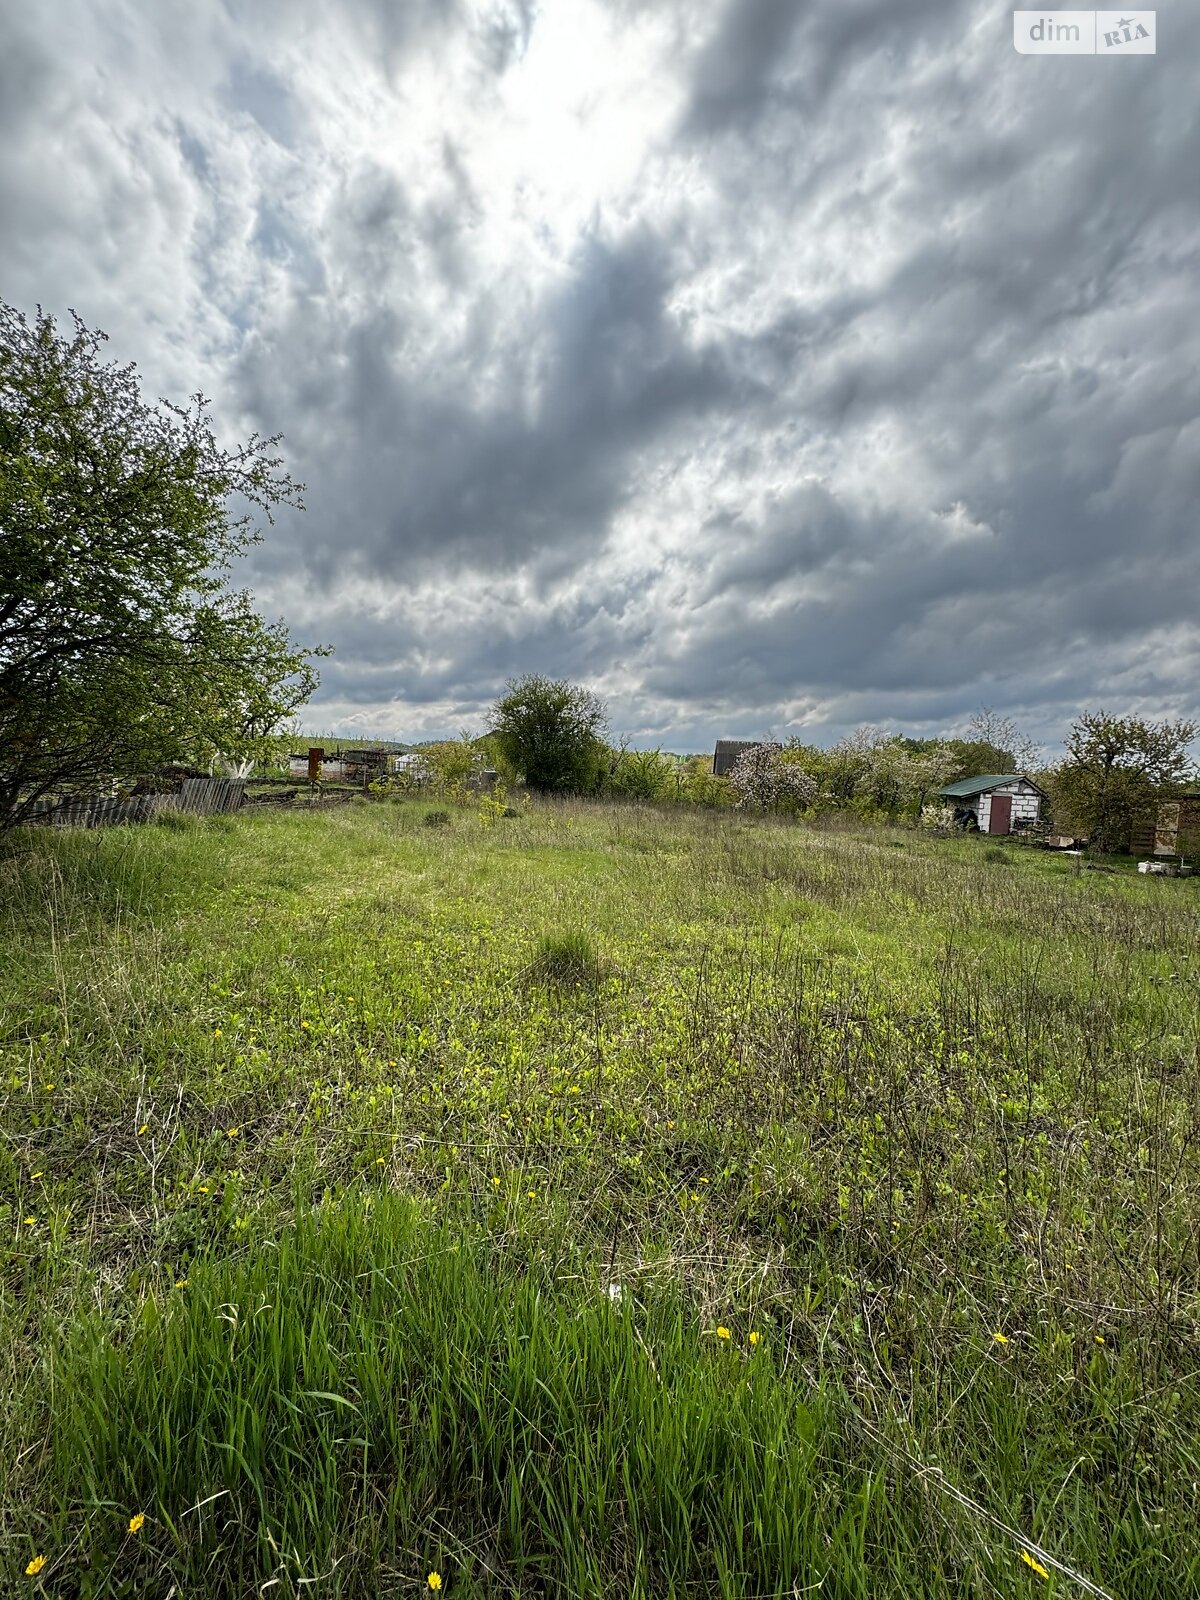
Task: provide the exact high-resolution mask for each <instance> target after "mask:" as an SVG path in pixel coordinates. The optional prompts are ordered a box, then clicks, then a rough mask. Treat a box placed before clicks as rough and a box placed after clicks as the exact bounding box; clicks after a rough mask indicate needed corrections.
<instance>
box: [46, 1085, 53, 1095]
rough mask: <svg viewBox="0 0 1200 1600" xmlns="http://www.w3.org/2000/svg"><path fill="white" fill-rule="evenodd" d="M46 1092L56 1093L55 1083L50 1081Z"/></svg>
mask: <svg viewBox="0 0 1200 1600" xmlns="http://www.w3.org/2000/svg"><path fill="white" fill-rule="evenodd" d="M46 1093H47V1094H53V1093H54V1085H53V1084H52V1083H48V1084H47V1085H46Z"/></svg>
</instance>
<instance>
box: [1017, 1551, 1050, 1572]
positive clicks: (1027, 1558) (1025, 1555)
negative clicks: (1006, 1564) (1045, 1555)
mask: <svg viewBox="0 0 1200 1600" xmlns="http://www.w3.org/2000/svg"><path fill="white" fill-rule="evenodd" d="M1021 1560H1022V1561H1023V1562H1024V1563H1025V1565H1026V1566H1027V1567H1032V1568H1033V1570H1034V1571H1035V1572H1036V1573H1037V1575H1038V1577H1039V1578H1048V1577H1049V1576H1050V1574H1049V1573H1048V1572H1047V1571H1046V1569H1045V1567H1044V1566H1043V1565H1042V1563H1041V1562H1040V1561H1035V1560H1034V1559H1033V1557H1032V1556H1031V1555H1030V1554H1029V1551H1028V1550H1022V1551H1021Z"/></svg>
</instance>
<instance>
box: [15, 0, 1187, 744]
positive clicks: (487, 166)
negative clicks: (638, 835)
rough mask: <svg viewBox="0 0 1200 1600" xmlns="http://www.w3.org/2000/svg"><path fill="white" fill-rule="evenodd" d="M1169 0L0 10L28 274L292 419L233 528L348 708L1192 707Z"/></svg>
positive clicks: (750, 723)
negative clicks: (281, 478) (556, 704)
mask: <svg viewBox="0 0 1200 1600" xmlns="http://www.w3.org/2000/svg"><path fill="white" fill-rule="evenodd" d="M1158 20H1159V31H1160V38H1161V42H1160V54H1158V55H1157V56H1154V57H1146V58H1140V59H1137V60H1134V59H1130V60H1125V61H1094V60H1093V61H1089V60H1087V59H1085V58H1061V59H1056V58H1026V57H1020V56H1017V55H1016V54H1015V52H1014V51H1013V49H1012V43H1011V20H1010V15H1009V11H1008V10H1005V9H1003V8H1000V7H998V6H996V5H995V4H993V3H991V0H950V3H946V0H804V3H801V0H725V3H723V4H721V5H720V6H719V7H711V6H701V5H699V4H689V3H687V0H677V3H668V0H662V3H658V0H656V3H654V4H650V3H646V0H560V3H559V4H556V7H554V8H547V7H543V8H537V7H535V6H533V5H532V4H530V3H529V0H495V3H494V4H489V5H481V4H476V3H470V4H468V3H467V0H421V3H416V0H414V3H413V4H411V5H403V6H399V5H395V4H391V3H389V0H343V4H341V5H340V6H338V7H336V8H333V7H329V6H327V5H323V4H318V3H317V0H287V3H285V0H255V3H254V4H253V5H251V4H250V3H248V0H238V3H234V0H229V3H228V4H226V5H217V4H209V5H199V6H196V7H190V8H187V9H186V10H185V9H183V8H176V7H161V8H159V7H155V8H145V9H144V11H142V12H140V13H139V11H138V8H136V7H126V6H121V5H118V4H116V0H110V3H103V4H99V5H85V4H84V3H83V0H59V3H57V4H54V5H51V6H48V7H45V8H38V9H36V10H35V9H34V8H27V9H25V10H19V9H18V8H9V9H8V10H7V11H6V12H4V13H2V14H0V132H2V133H3V135H4V137H3V139H2V140H0V210H2V214H3V221H4V229H3V234H2V238H0V293H4V294H5V295H6V297H8V298H11V299H14V300H16V301H17V302H18V303H20V304H21V305H22V306H24V307H25V308H26V309H31V308H32V305H33V303H34V302H35V301H37V300H41V301H43V302H44V303H46V304H47V305H48V306H51V307H53V308H54V309H55V310H56V311H58V312H60V313H61V312H63V311H64V310H65V308H66V306H67V305H72V304H73V305H76V306H78V308H79V310H80V311H81V313H82V314H83V315H84V316H85V318H87V320H89V321H90V322H92V323H96V324H99V325H101V326H105V327H107V328H108V330H109V332H110V333H111V334H112V335H113V345H112V349H113V353H114V354H115V355H118V356H119V357H120V358H122V359H126V358H129V357H134V358H136V359H138V360H139V362H140V363H141V365H142V367H143V370H144V371H145V372H146V374H147V383H148V385H149V387H150V388H151V389H152V390H153V391H154V392H156V393H157V392H171V393H174V394H176V395H178V394H182V393H186V392H188V391H189V390H191V389H194V388H196V387H201V386H202V387H204V388H205V389H206V390H207V391H209V392H211V393H213V394H214V395H215V397H216V400H217V408H218V413H219V417H220V420H221V421H222V423H223V424H224V425H225V426H227V427H228V428H229V429H231V430H232V431H235V432H238V431H246V430H248V429H249V428H252V427H258V428H260V429H262V430H263V431H264V432H268V433H271V432H275V431H276V430H277V429H282V430H283V431H284V433H285V434H286V449H287V453H288V458H289V462H290V464H291V465H292V466H293V468H294V470H295V472H296V474H297V476H299V477H301V478H303V479H304V480H306V482H307V484H308V493H307V503H308V506H309V510H308V512H307V513H306V515H304V516H302V517H300V516H284V517H282V518H281V519H280V521H279V523H278V524H277V526H276V527H275V528H274V529H273V530H270V531H269V534H268V537H267V539H266V541H265V542H264V544H263V545H262V546H261V547H260V548H259V549H258V550H257V552H256V553H255V557H254V562H253V566H252V568H251V571H252V576H253V582H254V585H255V588H256V591H257V592H258V594H259V596H260V598H261V600H262V603H263V606H264V609H266V610H267V611H269V612H270V613H271V614H276V613H277V612H279V611H281V610H282V611H285V612H286V614H287V615H288V617H289V619H290V620H292V621H293V623H294V624H295V626H296V628H297V630H298V631H299V632H301V633H302V634H303V635H304V636H305V637H309V638H319V639H323V640H326V641H328V642H331V643H333V644H334V645H335V646H336V647H337V655H336V656H335V658H334V660H333V661H332V662H330V663H328V664H327V666H326V668H325V682H324V687H323V690H322V701H321V703H320V704H319V705H318V706H317V707H314V710H313V717H314V719H315V720H316V721H318V722H322V723H325V724H326V725H328V724H327V722H326V719H327V718H333V719H335V720H336V719H338V718H340V719H343V720H344V721H345V722H346V724H347V725H348V726H364V727H368V726H374V727H377V728H378V729H380V730H381V731H382V730H386V731H397V730H399V731H404V730H405V729H408V730H410V731H414V732H430V731H436V730H438V729H453V728H455V727H457V726H459V725H460V724H461V723H462V722H463V721H471V720H475V721H477V720H478V719H479V717H480V716H481V714H482V711H483V709H484V708H485V707H486V705H487V704H488V702H489V701H490V700H491V699H492V698H493V697H494V695H495V694H496V692H497V690H498V688H499V686H500V685H501V684H502V683H503V681H504V679H505V678H506V677H508V676H510V675H513V674H516V673H519V672H521V671H524V670H536V671H544V672H548V673H552V674H555V675H566V676H570V677H575V678H580V679H585V680H587V681H590V682H593V683H594V684H596V685H597V686H599V687H600V688H602V690H603V691H604V693H605V694H606V695H607V697H608V698H609V699H610V701H611V703H612V707H613V719H614V723H615V724H616V725H617V726H618V727H619V728H625V729H629V730H631V731H634V732H636V733H638V734H640V735H641V736H643V737H644V738H647V739H651V740H657V739H659V738H660V737H661V738H662V742H664V743H666V744H671V743H674V744H675V747H676V748H678V747H679V745H680V743H681V742H686V741H687V740H689V739H690V740H694V741H698V740H702V739H707V738H708V737H709V736H710V735H711V734H713V733H715V732H738V731H740V730H742V729H749V730H750V731H751V732H763V731H766V730H767V729H768V728H771V729H773V730H774V731H775V732H776V733H785V732H787V731H788V730H789V728H794V729H795V730H796V731H798V732H800V733H801V734H802V735H803V736H804V737H808V738H816V739H818V740H823V739H828V738H830V737H833V736H835V735H836V734H837V733H839V732H840V731H842V730H843V729H844V728H845V727H847V726H849V725H851V724H853V723H854V722H857V721H864V720H865V721H881V720H886V719H895V720H897V721H900V722H906V723H908V724H911V725H913V726H921V727H926V728H934V727H945V726H948V725H951V724H955V723H959V724H961V722H963V721H964V720H965V718H966V717H967V716H968V715H969V713H970V712H971V710H972V709H974V708H975V707H976V706H977V705H979V704H980V703H981V702H989V703H991V704H994V705H1000V706H1003V707H1004V708H1006V709H1009V710H1013V711H1016V712H1018V713H1019V714H1020V715H1021V716H1023V717H1024V718H1025V719H1026V720H1027V721H1029V722H1030V723H1031V724H1032V725H1034V726H1035V728H1037V729H1039V730H1040V731H1042V732H1044V733H1045V735H1046V736H1047V737H1048V738H1050V739H1051V740H1052V739H1053V738H1055V737H1056V736H1057V735H1058V733H1059V732H1060V731H1061V728H1062V726H1063V724H1064V722H1065V721H1068V720H1069V719H1070V717H1071V716H1073V715H1074V714H1075V712H1076V711H1077V710H1078V709H1079V708H1080V707H1081V706H1082V705H1085V704H1090V705H1097V704H1106V705H1108V706H1109V707H1110V708H1113V709H1119V708H1120V707H1121V706H1128V707H1131V708H1136V709H1138V710H1140V711H1142V712H1144V713H1146V714H1151V715H1155V714H1165V713H1183V714H1187V713H1194V712H1195V711H1196V710H1197V709H1198V708H1197V703H1196V691H1195V687H1194V685H1195V682H1196V667H1197V665H1198V664H1200V633H1198V631H1197V624H1196V620H1195V599H1196V594H1197V588H1198V582H1200V556H1198V553H1197V549H1196V543H1195V532H1194V530H1195V511H1194V508H1195V505H1196V503H1197V495H1198V491H1200V323H1198V320H1197V317H1196V301H1197V290H1198V284H1197V272H1196V265H1195V263H1196V259H1197V247H1198V245H1200V204H1198V198H1197V190H1196V186H1195V180H1194V173H1195V171H1197V170H1200V122H1198V111H1197V100H1196V97H1195V95H1194V92H1193V87H1192V85H1193V81H1194V75H1195V70H1196V67H1197V64H1198V62H1200V13H1198V12H1196V11H1195V10H1194V9H1193V8H1190V7H1189V8H1183V7H1181V6H1176V7H1173V8H1171V9H1164V10H1160V11H1159V14H1158ZM556 29H558V30H559V31H558V32H557V33H556V31H555V30H556ZM572 40H575V41H576V43H575V44H574V46H573V45H572ZM580 40H581V41H583V42H582V43H578V41H580ZM539 51H541V52H546V51H548V52H550V53H549V54H548V55H545V54H543V55H541V56H539ZM606 117H607V118H608V120H607V121H606V120H605V119H606ZM623 141H624V142H625V143H628V144H629V148H628V149H626V148H625V147H624V143H623Z"/></svg>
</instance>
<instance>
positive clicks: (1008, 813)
mask: <svg viewBox="0 0 1200 1600" xmlns="http://www.w3.org/2000/svg"><path fill="white" fill-rule="evenodd" d="M988 832H989V833H1011V832H1012V795H1010V794H994V795H993V796H992V813H991V818H990V820H989V822H988Z"/></svg>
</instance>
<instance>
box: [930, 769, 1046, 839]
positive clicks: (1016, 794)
mask: <svg viewBox="0 0 1200 1600" xmlns="http://www.w3.org/2000/svg"><path fill="white" fill-rule="evenodd" d="M938 797H939V799H941V800H944V801H945V802H946V804H947V805H952V806H953V807H954V811H955V817H956V820H958V821H960V822H969V821H970V819H971V818H972V817H974V819H975V821H976V822H977V823H978V824H979V831H980V833H1019V832H1020V831H1021V830H1022V829H1023V828H1028V827H1029V826H1030V825H1031V824H1032V823H1035V822H1037V821H1039V820H1040V818H1041V815H1042V804H1043V802H1044V801H1045V798H1046V792H1045V790H1044V789H1040V788H1039V787H1038V785H1037V784H1036V783H1034V781H1033V779H1032V778H1027V777H1026V776H1025V774H1024V773H1023V772H985V773H982V774H981V775H980V776H979V777H977V778H960V779H959V781H958V782H957V783H948V784H946V786H945V787H944V788H942V789H939V790H938Z"/></svg>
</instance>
